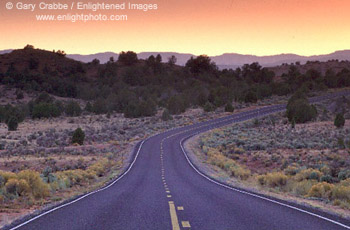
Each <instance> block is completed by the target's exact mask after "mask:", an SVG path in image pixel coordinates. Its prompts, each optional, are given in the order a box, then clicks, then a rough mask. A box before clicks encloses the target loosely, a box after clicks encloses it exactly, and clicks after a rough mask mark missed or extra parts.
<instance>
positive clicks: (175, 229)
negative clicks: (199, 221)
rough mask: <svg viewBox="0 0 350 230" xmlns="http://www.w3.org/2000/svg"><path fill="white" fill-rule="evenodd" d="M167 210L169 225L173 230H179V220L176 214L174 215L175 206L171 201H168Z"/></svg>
mask: <svg viewBox="0 0 350 230" xmlns="http://www.w3.org/2000/svg"><path fill="white" fill-rule="evenodd" d="M169 210H170V218H171V225H172V226H173V230H180V225H179V220H178V219H177V214H176V210H175V205H174V202H173V201H169Z"/></svg>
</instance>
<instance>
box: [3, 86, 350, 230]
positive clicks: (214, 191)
mask: <svg viewBox="0 0 350 230" xmlns="http://www.w3.org/2000/svg"><path fill="white" fill-rule="evenodd" d="M349 94H350V92H341V93H336V94H329V95H326V96H322V97H316V98H311V99H310V101H311V102H313V103H316V102H319V101H322V100H326V99H330V98H333V97H339V96H341V95H349ZM285 107H286V106H285V105H273V106H267V107H264V108H261V109H256V110H251V111H247V112H242V113H238V114H234V115H231V116H228V117H224V118H219V119H215V120H211V121H207V122H202V123H198V124H194V125H191V126H187V127H183V128H178V129H173V130H169V131H167V132H164V133H161V134H158V135H155V136H153V137H150V138H148V139H147V140H144V141H143V142H141V143H139V144H138V145H137V146H136V148H135V158H134V161H133V163H132V164H131V166H130V168H129V169H128V170H127V171H126V172H125V173H124V174H123V175H122V176H121V177H119V178H118V179H117V180H116V181H114V182H113V183H112V184H110V185H109V186H107V187H105V188H103V189H100V190H98V191H95V192H93V193H90V194H87V195H85V196H83V197H80V198H78V199H76V200H74V201H72V202H70V203H66V204H64V205H62V206H58V207H56V208H54V209H52V210H49V211H47V212H44V213H42V214H40V215H39V216H36V217H34V218H31V219H27V220H22V223H20V224H18V225H16V226H12V227H9V228H8V229H12V230H14V229H21V230H25V229H33V230H34V229H35V230H41V229H42V230H56V229H57V230H58V229H59V230H61V229H71V230H73V229H74V230H83V229H84V230H103V229H108V230H109V229H121V230H128V229H137V230H141V229H147V230H149V229H173V230H176V229H199V230H205V229H209V230H218V229H225V230H226V229H230V230H231V229H232V230H241V229H242V230H250V229H251V230H253V229H254V230H274V229H276V230H292V229H294V230H301V229H307V230H322V229H329V230H338V229H339V230H340V229H343V230H344V229H350V221H348V220H345V219H341V218H337V217H333V216H330V215H327V214H324V213H322V212H319V211H316V210H312V209H308V208H305V207H299V206H295V205H292V204H288V203H286V202H284V201H278V200H276V199H273V198H267V197H264V196H260V195H258V194H253V193H249V192H246V191H242V190H239V189H235V188H231V187H229V186H226V185H223V184H219V183H218V182H216V181H213V180H211V179H210V178H207V177H206V176H205V175H203V174H201V172H199V171H198V170H197V169H196V168H195V166H193V165H192V163H191V162H190V161H189V159H188V158H187V155H186V153H185V152H184V149H183V147H182V143H183V142H184V141H185V140H186V139H187V138H189V137H191V136H193V135H195V134H197V133H200V132H205V131H208V130H210V129H213V128H217V127H220V126H224V125H228V124H231V123H233V122H240V121H244V120H249V119H253V118H257V117H261V116H266V115H268V114H272V113H276V112H280V111H284V110H285Z"/></svg>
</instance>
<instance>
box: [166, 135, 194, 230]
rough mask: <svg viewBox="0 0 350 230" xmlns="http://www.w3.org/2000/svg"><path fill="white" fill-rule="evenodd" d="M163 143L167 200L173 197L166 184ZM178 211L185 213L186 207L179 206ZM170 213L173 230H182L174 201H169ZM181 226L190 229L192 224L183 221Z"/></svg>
mask: <svg viewBox="0 0 350 230" xmlns="http://www.w3.org/2000/svg"><path fill="white" fill-rule="evenodd" d="M170 137H171V136H168V137H167V138H166V139H168V138H170ZM163 141H164V139H163V140H162V142H161V145H160V150H161V151H160V152H161V153H160V160H161V176H162V181H163V184H164V189H165V192H166V193H167V194H168V195H167V198H171V197H172V196H171V195H170V194H171V193H170V190H169V188H168V185H167V184H166V182H165V175H164V174H165V170H164V162H163V153H164V151H163ZM177 210H178V211H183V210H184V207H183V206H178V207H177ZM169 211H170V218H171V225H172V227H173V228H172V229H173V230H180V224H179V220H178V217H177V213H176V208H175V204H174V201H169ZM181 225H182V227H183V228H190V227H191V225H190V222H189V221H181Z"/></svg>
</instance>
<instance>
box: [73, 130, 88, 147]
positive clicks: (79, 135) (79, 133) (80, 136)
mask: <svg viewBox="0 0 350 230" xmlns="http://www.w3.org/2000/svg"><path fill="white" fill-rule="evenodd" d="M84 140H85V133H84V131H83V130H82V129H81V128H77V129H76V130H75V131H74V133H73V136H72V143H73V144H74V143H77V144H79V145H83V144H84Z"/></svg>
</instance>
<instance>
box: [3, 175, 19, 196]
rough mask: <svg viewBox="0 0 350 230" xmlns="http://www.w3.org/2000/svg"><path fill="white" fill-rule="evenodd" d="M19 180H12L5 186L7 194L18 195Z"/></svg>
mask: <svg viewBox="0 0 350 230" xmlns="http://www.w3.org/2000/svg"><path fill="white" fill-rule="evenodd" d="M17 186H18V180H17V179H14V178H11V179H9V180H8V181H7V183H6V184H5V188H6V192H7V193H9V194H13V195H17Z"/></svg>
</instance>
